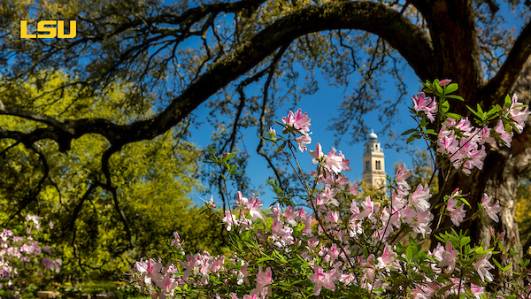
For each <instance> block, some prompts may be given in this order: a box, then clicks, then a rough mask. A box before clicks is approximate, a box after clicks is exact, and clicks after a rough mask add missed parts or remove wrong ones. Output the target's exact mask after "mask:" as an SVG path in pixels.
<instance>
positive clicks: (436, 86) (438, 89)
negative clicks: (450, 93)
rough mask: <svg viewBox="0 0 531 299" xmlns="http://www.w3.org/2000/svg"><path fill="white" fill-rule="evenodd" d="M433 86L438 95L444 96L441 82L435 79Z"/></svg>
mask: <svg viewBox="0 0 531 299" xmlns="http://www.w3.org/2000/svg"><path fill="white" fill-rule="evenodd" d="M433 86H435V90H436V91H437V93H439V94H443V89H442V87H441V85H439V80H437V79H435V80H434V81H433Z"/></svg>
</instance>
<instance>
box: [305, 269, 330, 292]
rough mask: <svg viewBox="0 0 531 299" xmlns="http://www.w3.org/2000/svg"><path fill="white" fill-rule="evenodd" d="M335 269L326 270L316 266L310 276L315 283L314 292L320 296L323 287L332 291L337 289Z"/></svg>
mask: <svg viewBox="0 0 531 299" xmlns="http://www.w3.org/2000/svg"><path fill="white" fill-rule="evenodd" d="M335 276H336V272H335V270H332V271H329V272H325V271H324V270H323V268H321V267H314V269H313V275H312V277H311V278H310V281H311V282H313V285H314V294H315V296H319V294H320V293H321V289H322V288H325V289H328V290H331V291H335V290H336V285H335V280H336V277H335Z"/></svg>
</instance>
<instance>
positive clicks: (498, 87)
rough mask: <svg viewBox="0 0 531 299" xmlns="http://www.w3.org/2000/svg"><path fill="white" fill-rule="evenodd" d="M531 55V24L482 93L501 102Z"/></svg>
mask: <svg viewBox="0 0 531 299" xmlns="http://www.w3.org/2000/svg"><path fill="white" fill-rule="evenodd" d="M530 55H531V22H529V23H527V25H526V26H525V27H524V29H523V30H522V32H521V33H520V35H519V36H518V38H517V39H516V41H515V42H514V46H513V47H512V49H511V51H510V52H509V54H508V55H507V59H505V62H504V63H503V65H502V67H501V68H500V70H499V71H498V73H496V75H495V76H494V77H493V78H491V79H490V80H489V81H488V82H487V84H485V86H483V88H482V89H481V91H480V94H481V95H482V96H484V97H488V98H489V100H490V101H495V100H500V99H501V98H503V97H504V96H505V95H506V94H507V93H508V92H509V90H510V89H511V87H512V86H513V85H514V83H515V82H516V79H517V78H518V76H519V75H520V72H521V70H522V68H523V66H524V65H525V63H526V62H527V61H528V60H529V57H530Z"/></svg>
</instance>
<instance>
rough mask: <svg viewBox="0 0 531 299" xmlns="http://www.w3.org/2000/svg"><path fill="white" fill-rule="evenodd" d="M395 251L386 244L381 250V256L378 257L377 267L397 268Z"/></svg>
mask: <svg viewBox="0 0 531 299" xmlns="http://www.w3.org/2000/svg"><path fill="white" fill-rule="evenodd" d="M396 256H397V255H396V253H395V252H394V251H393V249H392V248H391V247H389V246H388V245H385V247H384V250H383V252H382V256H380V257H379V258H378V268H380V269H387V270H390V269H397V268H398V263H397V260H396Z"/></svg>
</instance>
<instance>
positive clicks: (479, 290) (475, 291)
mask: <svg viewBox="0 0 531 299" xmlns="http://www.w3.org/2000/svg"><path fill="white" fill-rule="evenodd" d="M470 292H472V295H474V297H475V298H476V299H480V298H481V295H483V293H484V292H485V288H483V287H481V286H478V285H475V284H473V283H471V284H470Z"/></svg>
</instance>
